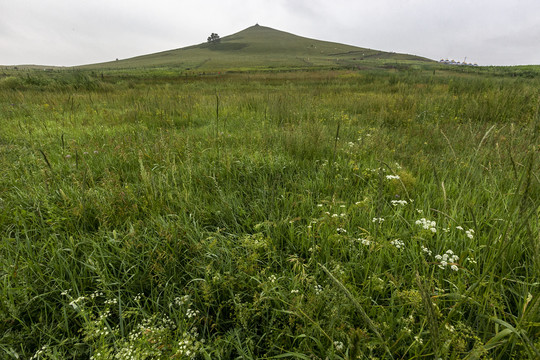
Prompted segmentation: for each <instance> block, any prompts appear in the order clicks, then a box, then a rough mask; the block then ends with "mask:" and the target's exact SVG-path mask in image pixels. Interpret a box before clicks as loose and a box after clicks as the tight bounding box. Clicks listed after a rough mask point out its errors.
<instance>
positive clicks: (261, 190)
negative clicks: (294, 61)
mask: <svg viewBox="0 0 540 360" xmlns="http://www.w3.org/2000/svg"><path fill="white" fill-rule="evenodd" d="M449 69H450V68H443V67H437V66H435V65H430V66H428V65H426V66H425V67H422V66H417V67H404V68H394V69H386V70H382V69H378V70H377V69H371V70H361V71H359V70H346V69H342V70H330V69H318V70H313V71H289V72H279V71H267V72H265V71H258V72H240V73H220V74H211V75H205V76H196V75H194V74H187V73H186V74H183V73H179V72H178V71H176V70H175V69H174V68H173V69H163V70H159V71H158V70H155V71H143V70H132V71H128V72H121V71H112V70H103V71H99V72H92V71H90V70H88V71H86V70H84V71H83V70H80V71H72V70H62V71H57V70H54V71H51V72H44V71H38V70H21V69H19V70H17V71H16V70H13V69H11V70H4V74H3V75H2V76H1V77H0V129H1V131H0V168H1V169H2V171H1V172H0V236H1V237H0V358H2V359H33V360H34V359H95V360H104V359H285V358H290V359H392V358H393V359H535V358H536V359H537V358H540V291H539V289H540V235H539V234H540V165H539V162H538V155H539V150H540V146H539V144H540V139H539V131H540V117H539V113H538V109H539V105H540V102H539V100H540V98H539V96H540V91H539V89H540V81H539V80H538V77H536V76H534V74H535V73H534V71H533V70H530V69H528V70H527V69H525V70H523V69H513V70H512V69H511V70H504V69H499V70H497V69H495V70H494V69H471V70H469V69H465V68H463V69H459V70H457V68H456V69H455V70H454V69H453V68H452V69H450V70H449ZM531 74H533V76H530V75H531Z"/></svg>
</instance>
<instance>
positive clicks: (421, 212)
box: [416, 209, 424, 214]
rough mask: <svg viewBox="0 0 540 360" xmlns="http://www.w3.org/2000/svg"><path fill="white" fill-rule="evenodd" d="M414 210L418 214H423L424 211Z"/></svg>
mask: <svg viewBox="0 0 540 360" xmlns="http://www.w3.org/2000/svg"><path fill="white" fill-rule="evenodd" d="M416 212H417V213H419V214H423V213H424V210H421V209H416Z"/></svg>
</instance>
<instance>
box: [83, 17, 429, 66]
mask: <svg viewBox="0 0 540 360" xmlns="http://www.w3.org/2000/svg"><path fill="white" fill-rule="evenodd" d="M381 60H393V61H429V60H428V59H425V58H421V57H418V56H413V55H405V54H396V53H388V52H383V51H377V50H372V49H364V48H359V47H355V46H350V45H343V44H339V43H333V42H327V41H320V40H315V39H308V38H304V37H300V36H296V35H293V34H290V33H287V32H283V31H279V30H275V29H272V28H269V27H265V26H260V25H255V26H252V27H249V28H247V29H245V30H243V31H240V32H238V33H236V34H233V35H229V36H225V37H223V38H221V41H220V42H219V43H202V44H199V45H194V46H189V47H186V48H182V49H176V50H169V51H164V52H159V53H155V54H149V55H144V56H138V57H134V58H130V59H125V60H119V61H113V62H106V63H102V64H93V65H88V66H85V67H84V68H93V69H119V68H141V67H164V66H166V67H175V68H179V69H183V70H199V71H209V70H214V71H216V70H246V69H262V68H308V67H329V66H334V67H335V66H345V65H348V66H352V65H361V64H362V63H367V64H369V63H372V62H377V61H381Z"/></svg>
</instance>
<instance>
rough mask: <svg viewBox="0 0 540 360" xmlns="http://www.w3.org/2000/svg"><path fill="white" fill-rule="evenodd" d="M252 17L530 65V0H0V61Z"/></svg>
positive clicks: (215, 27) (117, 47)
mask: <svg viewBox="0 0 540 360" xmlns="http://www.w3.org/2000/svg"><path fill="white" fill-rule="evenodd" d="M255 23H259V24H260V25H264V26H269V27H272V28H275V29H278V30H283V31H287V32H291V33H293V34H296V35H301V36H305V37H309V38H315V39H319V40H328V41H335V42H340V43H345V44H350V45H356V46H360V47H368V48H372V49H378V50H384V51H395V52H402V53H409V54H415V55H420V56H425V57H428V58H431V59H434V60H439V59H441V58H448V59H455V60H456V61H463V60H464V59H465V57H466V58H467V62H476V63H478V64H479V65H519V64H540V0H249V1H248V0H245V1H240V0H204V1H196V0H191V1H187V0H151V1H150V0H144V1H143V0H0V64H2V65H20V64H40V65H64V66H70V65H81V64H88V63H96V62H103V61H110V60H114V59H116V58H120V59H125V58H128V57H133V56H137V55H143V54H148V53H153V52H157V51H163V50H170V49H176V48H181V47H185V46H189V45H193V44H198V43H201V42H205V41H206V38H207V37H208V36H209V35H210V33H212V32H216V33H218V34H219V35H220V36H222V37H223V36H226V35H230V34H233V33H235V32H238V31H240V30H243V29H245V28H247V27H249V26H252V25H254V24H255Z"/></svg>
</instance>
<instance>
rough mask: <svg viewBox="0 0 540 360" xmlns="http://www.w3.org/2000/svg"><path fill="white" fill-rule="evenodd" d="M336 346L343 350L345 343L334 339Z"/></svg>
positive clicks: (337, 348) (338, 349)
mask: <svg viewBox="0 0 540 360" xmlns="http://www.w3.org/2000/svg"><path fill="white" fill-rule="evenodd" d="M334 346H335V347H336V350H337V351H343V349H344V348H345V345H343V343H342V342H341V341H334Z"/></svg>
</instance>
